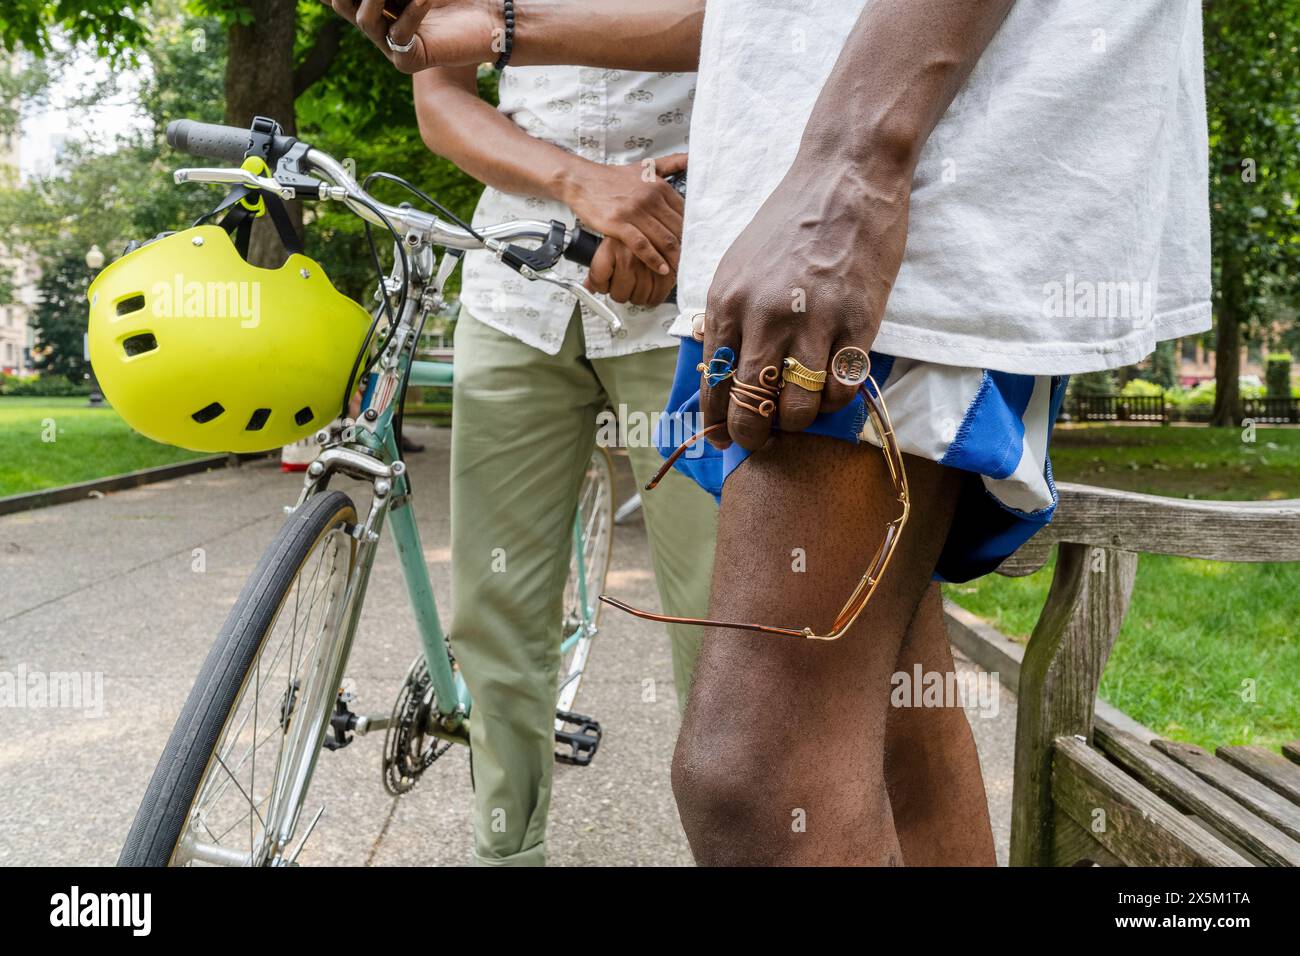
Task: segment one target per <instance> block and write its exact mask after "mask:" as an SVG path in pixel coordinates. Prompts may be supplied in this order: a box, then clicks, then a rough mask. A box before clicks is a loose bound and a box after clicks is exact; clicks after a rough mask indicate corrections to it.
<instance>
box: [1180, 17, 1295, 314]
mask: <svg viewBox="0 0 1300 956" xmlns="http://www.w3.org/2000/svg"><path fill="white" fill-rule="evenodd" d="M1203 9H1204V17H1205V79H1206V107H1207V114H1208V121H1209V132H1210V194H1211V208H1210V215H1211V222H1212V232H1213V235H1214V237H1215V268H1216V271H1217V270H1221V268H1222V266H1223V260H1224V259H1225V257H1228V256H1233V255H1235V256H1237V257H1239V259H1240V262H1241V267H1242V271H1243V276H1242V281H1243V285H1244V288H1243V290H1242V291H1243V301H1242V303H1241V305H1242V307H1243V310H1244V312H1245V314H1246V316H1247V317H1249V318H1258V317H1260V316H1261V315H1265V314H1270V313H1272V312H1273V311H1274V310H1275V309H1276V308H1277V306H1278V304H1279V303H1285V302H1292V303H1293V302H1295V300H1296V299H1297V298H1298V297H1300V236H1298V235H1297V230H1296V221H1297V211H1298V210H1300V152H1298V151H1297V149H1296V143H1297V142H1300V0H1207V2H1205V3H1204V4H1203ZM1223 292H1224V290H1223V289H1222V288H1221V287H1220V284H1219V283H1216V296H1218V297H1219V298H1220V299H1221V298H1222V295H1223Z"/></svg>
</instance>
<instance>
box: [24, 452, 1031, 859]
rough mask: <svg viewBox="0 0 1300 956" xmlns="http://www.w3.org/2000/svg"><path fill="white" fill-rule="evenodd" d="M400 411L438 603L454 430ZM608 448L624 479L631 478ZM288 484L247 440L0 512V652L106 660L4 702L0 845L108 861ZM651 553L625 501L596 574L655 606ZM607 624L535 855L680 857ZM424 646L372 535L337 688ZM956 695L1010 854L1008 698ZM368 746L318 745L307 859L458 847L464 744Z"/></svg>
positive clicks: (35, 855)
mask: <svg viewBox="0 0 1300 956" xmlns="http://www.w3.org/2000/svg"><path fill="white" fill-rule="evenodd" d="M411 430H412V433H413V435H414V436H415V437H417V438H418V439H419V440H421V441H423V442H426V443H427V445H428V450H427V451H426V452H425V453H423V454H419V455H413V456H411V457H410V458H409V459H408V463H409V465H410V466H411V468H412V477H413V481H414V487H415V492H416V508H417V511H418V514H419V517H420V528H421V534H422V536H423V542H424V547H425V557H426V559H427V561H428V564H429V567H430V573H431V576H432V578H433V583H434V589H435V591H436V593H437V597H438V603H439V607H440V608H441V609H442V610H443V614H444V621H445V620H446V610H447V609H448V608H449V607H450V600H449V595H448V583H449V572H450V552H449V550H448V526H447V515H446V501H447V470H448V469H447V459H448V445H449V438H450V432H448V431H446V430H443V429H416V428H414V427H413V428H412V429H411ZM617 460H618V462H619V469H618V475H619V483H620V488H619V492H620V494H619V500H622V499H623V498H624V497H627V496H629V495H630V494H631V493H632V490H633V489H632V483H631V478H630V473H629V471H628V469H627V465H626V460H625V459H622V458H619V459H617ZM299 488H300V479H299V476H296V475H285V474H282V473H281V472H280V471H279V470H278V467H276V466H275V465H273V464H271V463H262V462H259V463H256V464H250V465H245V466H244V467H243V468H239V469H232V470H223V471H214V472H209V473H207V474H203V475H196V476H192V477H188V478H182V479H178V480H175V481H170V482H165V483H162V484H157V485H150V486H147V487H143V488H137V489H133V490H130V491H123V492H120V493H116V494H111V495H108V496H107V497H104V498H99V499H90V500H86V501H80V502H76V503H73V504H66V505H58V506H55V507H50V508H44V509H41V510H37V511H29V512H23V513H19V514H15V515H10V516H7V517H3V518H0V672H8V673H10V674H18V673H20V672H21V669H23V668H25V671H26V673H29V674H30V673H49V672H66V671H78V672H89V673H90V674H91V675H92V677H91V683H90V685H89V686H90V687H92V688H93V687H94V686H95V683H94V681H95V680H97V679H100V678H102V689H103V692H102V700H101V703H102V707H100V708H98V712H96V709H95V708H91V709H87V708H83V709H80V710H74V709H58V708H46V707H33V706H28V707H19V708H9V707H6V708H4V709H3V711H0V713H3V715H4V721H5V728H4V733H3V735H0V791H2V792H3V801H4V813H3V814H2V815H0V865H8V866H13V865H20V864H21V865H26V864H44V865H69V864H111V863H113V862H114V861H115V859H116V857H117V853H118V850H119V848H120V846H121V842H122V839H123V837H124V836H125V834H126V831H127V828H128V827H129V826H130V822H131V818H132V816H133V815H134V813H135V809H136V806H137V804H138V802H139V800H140V797H141V795H142V794H143V792H144V788H145V786H146V784H147V783H148V780H149V776H150V774H151V773H152V771H153V767H154V764H155V762H156V761H157V759H158V755H159V754H160V753H161V751H162V747H163V744H164V743H165V742H166V739H167V735H168V733H169V732H170V730H171V727H172V723H173V722H174V720H175V718H176V715H177V712H178V711H179V709H180V707H181V705H182V703H183V702H184V700H185V696H186V694H187V693H188V691H189V688H190V686H191V684H192V682H193V679H194V676H195V674H197V673H198V670H199V665H200V663H201V662H202V660H203V657H204V655H205V654H206V653H207V651H208V648H209V647H210V645H211V643H212V640H213V638H214V636H215V635H216V633H217V631H218V630H219V628H220V626H221V623H222V620H223V619H224V617H225V615H226V613H227V611H228V610H229V608H230V606H231V605H232V604H233V603H234V600H235V597H236V595H237V594H238V592H239V589H240V587H241V585H242V584H243V582H244V579H245V578H246V577H247V576H248V574H249V572H250V571H251V570H252V568H253V567H254V565H255V564H256V563H257V559H258V557H259V556H260V554H261V552H262V550H263V548H264V547H265V546H266V545H267V543H268V542H269V541H270V540H271V538H272V537H273V536H274V534H275V532H276V530H277V529H278V527H279V525H280V523H281V521H282V520H283V517H284V514H283V507H284V505H286V504H290V503H292V502H293V500H294V499H295V497H296V495H297V493H298V490H299ZM648 559H649V555H648V550H647V545H646V538H645V529H644V527H643V526H642V525H641V524H640V522H639V520H638V521H635V522H633V523H631V524H629V525H624V526H621V527H619V528H618V530H617V534H616V536H615V539H614V558H613V565H612V569H611V571H610V576H609V588H610V590H611V591H614V592H615V593H618V594H620V595H623V596H626V597H627V598H628V599H629V600H631V601H632V602H633V603H636V604H640V605H641V606H644V607H656V606H657V605H658V597H657V595H656V593H655V589H654V582H653V579H652V577H651V572H650V567H649V560H648ZM603 624H604V630H603V631H602V634H601V636H600V638H599V639H598V641H597V643H596V645H595V649H594V650H593V655H592V666H591V672H590V674H589V675H588V676H587V678H586V679H585V680H584V682H583V689H582V693H581V694H580V697H579V702H578V709H579V710H580V711H581V712H583V713H587V714H591V715H593V716H594V717H596V718H597V719H598V720H600V721H601V723H602V725H603V726H604V729H605V739H604V741H603V743H602V745H601V750H600V753H599V755H598V757H597V759H596V761H595V762H594V764H593V765H592V766H591V767H590V768H585V769H578V768H573V767H565V766H561V767H558V768H557V782H556V793H555V799H554V803H553V806H552V811H551V823H550V847H551V860H552V862H553V863H554V864H557V865H582V864H598V865H610V864H645V865H688V864H690V862H691V857H690V853H689V851H688V849H687V846H686V841H685V838H684V836H683V835H682V832H681V827H680V826H679V824H678V822H677V814H676V810H675V808H674V806H673V800H672V793H671V790H670V788H669V782H668V763H669V759H670V757H671V755H672V748H673V742H674V736H675V734H676V729H677V707H676V702H675V700H674V695H673V682H672V668H671V666H670V662H669V655H668V646H667V641H666V639H665V638H664V636H663V634H662V633H661V632H660V631H659V629H658V627H657V626H656V625H653V624H649V623H647V622H642V621H639V620H636V619H633V618H629V617H614V616H613V615H610V616H607V617H605V618H603ZM418 647H419V644H418V640H417V638H416V634H415V630H414V625H413V622H412V620H411V616H410V612H409V610H408V608H407V606H406V601H405V591H404V588H403V586H402V582H401V574H400V571H399V569H398V565H397V561H396V558H395V556H394V554H393V550H392V548H391V546H389V545H383V546H382V547H381V549H380V556H379V559H378V561H377V563H376V566H375V570H374V574H373V576H372V579H371V584H370V592H369V596H368V599H367V602H366V608H365V612H364V614H363V617H362V624H361V631H360V634H359V635H358V638H357V642H356V646H355V649H354V651H353V656H352V661H351V666H350V668H349V677H350V678H351V680H352V682H353V684H354V687H355V691H356V693H357V694H358V701H357V702H356V703H354V704H353V709H354V710H356V711H357V712H358V713H381V712H382V713H385V714H386V713H387V712H388V711H389V709H390V708H391V706H392V702H393V698H394V695H395V694H396V692H397V689H398V686H399V684H400V682H401V679H402V677H403V675H404V674H405V672H406V669H407V667H408V665H409V664H410V662H411V660H412V658H413V657H414V656H415V654H416V653H417V651H418ZM961 666H962V667H963V668H970V667H973V665H971V664H969V663H968V662H965V661H962V662H961ZM95 675H100V677H96V676H95ZM647 679H650V680H653V682H654V685H653V686H654V688H655V691H656V693H655V694H654V700H653V701H650V702H647V701H646V700H645V699H644V698H645V696H646V695H645V693H644V687H645V681H646V680H647ZM971 715H972V726H973V729H974V731H975V737H976V740H977V743H978V745H979V748H980V757H981V761H982V763H983V764H984V771H985V780H986V783H987V786H988V790H989V802H990V806H991V809H992V813H993V823H994V830H995V835H996V836H997V840H998V859H999V862H1000V863H1003V864H1005V862H1006V852H1007V833H1008V827H1009V817H1010V800H1011V747H1012V741H1013V738H1014V731H1015V702H1014V698H1013V696H1012V695H1011V694H1010V693H1007V692H1005V691H1003V692H1002V693H1001V695H1000V708H999V710H998V712H997V714H996V716H990V717H978V716H977V715H976V714H975V712H974V711H972V712H971ZM380 747H381V739H380V737H379V736H374V737H369V738H365V739H358V740H357V741H356V742H355V743H354V744H353V745H352V746H350V747H348V748H347V749H345V750H342V751H338V752H334V753H325V754H323V755H322V758H321V761H320V764H319V769H318V771H317V774H316V778H315V780H314V782H313V785H312V790H311V795H310V798H309V804H308V813H309V814H314V813H315V810H316V808H317V807H318V806H319V805H321V804H324V805H325V807H326V811H325V816H324V817H323V818H322V821H321V824H320V827H319V828H318V831H317V833H316V834H315V835H313V837H312V840H311V842H310V844H309V847H308V849H307V851H306V852H305V853H304V854H303V857H302V861H303V862H304V863H312V864H350V865H356V864H373V865H381V866H382V865H415V864H422V865H428V864H461V863H465V862H467V861H468V859H469V851H470V846H471V843H472V835H471V825H470V812H469V810H470V784H469V772H468V755H467V754H466V753H465V751H464V750H463V749H462V748H459V747H457V748H453V750H452V751H451V752H449V753H448V754H447V755H446V756H445V757H443V758H442V760H441V761H439V763H437V764H436V765H435V766H434V767H433V768H431V769H430V770H429V772H428V773H426V774H425V776H424V778H423V780H422V781H421V783H420V785H419V786H418V787H417V788H416V789H415V790H414V791H413V792H412V793H410V794H408V795H406V796H404V797H402V798H400V799H397V800H395V799H394V798H392V797H389V796H388V795H387V794H386V793H385V792H384V790H383V788H382V785H381V783H380V774H379V769H380V768H379V761H380V753H379V752H380Z"/></svg>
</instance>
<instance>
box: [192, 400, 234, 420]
mask: <svg viewBox="0 0 1300 956" xmlns="http://www.w3.org/2000/svg"><path fill="white" fill-rule="evenodd" d="M225 410H226V409H225V407H224V406H222V404H221V403H220V402H213V403H212V404H211V405H204V406H203V407H202V408H200V409H199V410H198V411H197V412H195V413H194V414H193V415H191V416H190V418H192V419H194V420H195V421H196V422H198V423H199V424H200V425H206V424H207V423H208V422H210V421H212V419H214V418H216V417H217V416H218V415H220V414H221V413H222V412H224V411H225Z"/></svg>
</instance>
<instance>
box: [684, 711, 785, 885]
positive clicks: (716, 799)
mask: <svg viewBox="0 0 1300 956" xmlns="http://www.w3.org/2000/svg"><path fill="white" fill-rule="evenodd" d="M672 786H673V797H674V798H675V799H676V801H677V812H678V814H679V816H680V817H681V822H682V829H683V830H684V831H685V832H686V839H687V841H688V842H689V843H690V846H691V852H692V854H693V855H694V856H695V860H696V862H697V863H699V864H700V865H702V866H727V865H736V864H744V863H761V862H764V861H765V859H766V857H767V854H768V851H770V850H772V849H773V848H774V845H775V844H777V843H778V842H780V840H779V835H780V833H781V831H782V830H783V829H784V828H785V827H784V823H783V822H782V821H781V820H780V819H779V817H780V813H779V808H778V807H777V803H779V800H778V799H776V798H775V796H774V788H773V787H772V774H771V768H770V767H768V768H766V769H764V768H763V766H762V761H761V755H760V754H759V753H758V752H757V749H756V748H751V747H750V746H748V745H747V743H746V741H745V740H744V739H743V738H737V737H734V736H730V735H728V736H727V738H726V739H723V738H722V736H721V735H717V734H707V733H700V732H696V733H691V734H689V736H688V735H686V734H683V736H681V737H679V738H678V741H677V749H676V751H675V752H674V754H673V765H672Z"/></svg>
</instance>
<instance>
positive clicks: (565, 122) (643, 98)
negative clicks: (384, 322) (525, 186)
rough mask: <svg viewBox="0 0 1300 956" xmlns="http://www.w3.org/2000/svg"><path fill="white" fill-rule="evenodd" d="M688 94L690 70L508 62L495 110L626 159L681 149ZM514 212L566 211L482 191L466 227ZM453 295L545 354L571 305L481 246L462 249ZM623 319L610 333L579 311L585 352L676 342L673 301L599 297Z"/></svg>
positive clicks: (573, 143) (537, 130)
mask: <svg viewBox="0 0 1300 956" xmlns="http://www.w3.org/2000/svg"><path fill="white" fill-rule="evenodd" d="M694 98H695V74H694V73H636V72H632V71H628V70H605V69H597V68H593V67H577V66H526V67H507V68H506V70H505V71H504V72H503V73H502V76H501V86H500V99H501V106H500V110H501V112H502V113H504V114H505V115H506V116H508V117H509V118H510V119H511V120H513V121H514V122H515V123H516V124H518V125H519V126H520V127H521V128H522V129H523V130H524V131H525V132H527V133H528V134H529V135H531V136H534V137H536V138H537V139H540V140H543V141H545V142H547V143H551V144H553V145H555V146H558V147H560V148H561V149H564V150H567V151H569V152H571V153H575V154H577V155H578V156H581V157H582V158H583V159H589V160H591V161H592V162H596V163H605V164H632V163H639V162H640V161H641V160H643V159H646V158H649V157H659V156H667V155H668V154H670V153H680V152H685V151H686V144H687V138H688V136H687V134H688V131H689V129H690V121H691V102H692V101H693V100H694ZM515 219H543V220H545V219H558V220H560V221H561V222H563V223H564V224H565V225H566V226H571V225H572V224H573V221H574V215H573V212H572V211H571V210H570V209H569V208H568V207H567V206H565V205H564V204H563V203H560V202H555V201H553V200H548V199H543V198H541V197H538V196H522V195H517V194H513V193H505V192H502V191H501V190H499V189H494V188H493V187H491V186H488V187H486V188H485V189H484V190H483V195H482V197H481V198H480V199H479V203H478V208H477V209H475V211H474V219H473V223H474V225H475V226H486V225H489V224H491V223H496V222H506V221H509V220H515ZM553 271H554V274H556V275H560V276H567V277H570V278H575V279H583V278H585V277H586V271H587V270H586V269H585V268H583V267H581V266H579V265H577V264H576V263H572V262H569V261H568V260H561V261H560V263H559V264H558V265H556V267H555V269H554V270H553ZM463 276H464V277H463V282H462V286H461V302H462V304H463V305H464V307H465V308H466V309H468V311H469V312H470V314H471V315H472V316H473V317H474V318H475V319H478V320H479V321H480V322H482V323H484V324H485V325H488V326H491V327H492V328H494V329H496V330H497V331H499V332H503V333H505V334H506V335H509V336H511V337H512V338H516V339H518V340H519V341H521V342H523V343H524V344H525V345H531V346H532V347H534V348H537V349H541V350H542V351H543V352H546V353H547V354H548V355H554V354H556V353H557V352H559V350H560V346H561V344H563V342H564V334H565V331H566V330H567V328H568V325H569V320H570V318H571V317H572V316H573V313H574V308H573V306H574V303H575V299H574V297H573V296H572V295H571V294H569V293H568V292H566V291H565V290H564V289H560V288H557V287H556V286H553V285H550V284H549V283H545V282H533V281H529V280H528V279H525V278H524V277H523V276H521V275H519V274H518V273H517V272H515V271H514V270H513V269H511V268H509V267H508V266H505V265H502V264H501V263H500V262H499V261H497V259H496V257H495V256H493V255H492V254H491V253H490V252H486V251H483V250H478V251H474V252H469V253H467V254H466V255H465V264H464V274H463ZM606 303H607V304H608V305H609V306H610V307H612V308H613V309H614V311H615V312H616V313H618V315H619V316H620V317H621V318H622V319H623V323H624V327H623V329H622V330H621V331H620V332H619V333H618V334H617V335H615V334H612V333H611V332H610V329H609V325H608V324H607V323H606V322H605V320H604V319H602V318H600V316H597V315H594V314H590V313H589V312H588V310H586V309H583V310H582V325H583V332H584V334H585V339H586V354H587V356H588V357H589V358H605V357H609V356H614V355H628V354H630V353H633V352H644V351H648V350H650V349H657V348H669V347H671V348H676V346H677V344H678V340H677V338H676V337H675V336H672V335H670V334H669V333H668V328H669V326H671V325H672V323H673V319H674V318H675V317H676V315H677V309H676V308H675V307H674V306H672V305H661V306H659V307H657V308H645V307H642V306H635V305H619V304H617V303H615V302H612V301H609V300H608V299H607V300H606Z"/></svg>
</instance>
